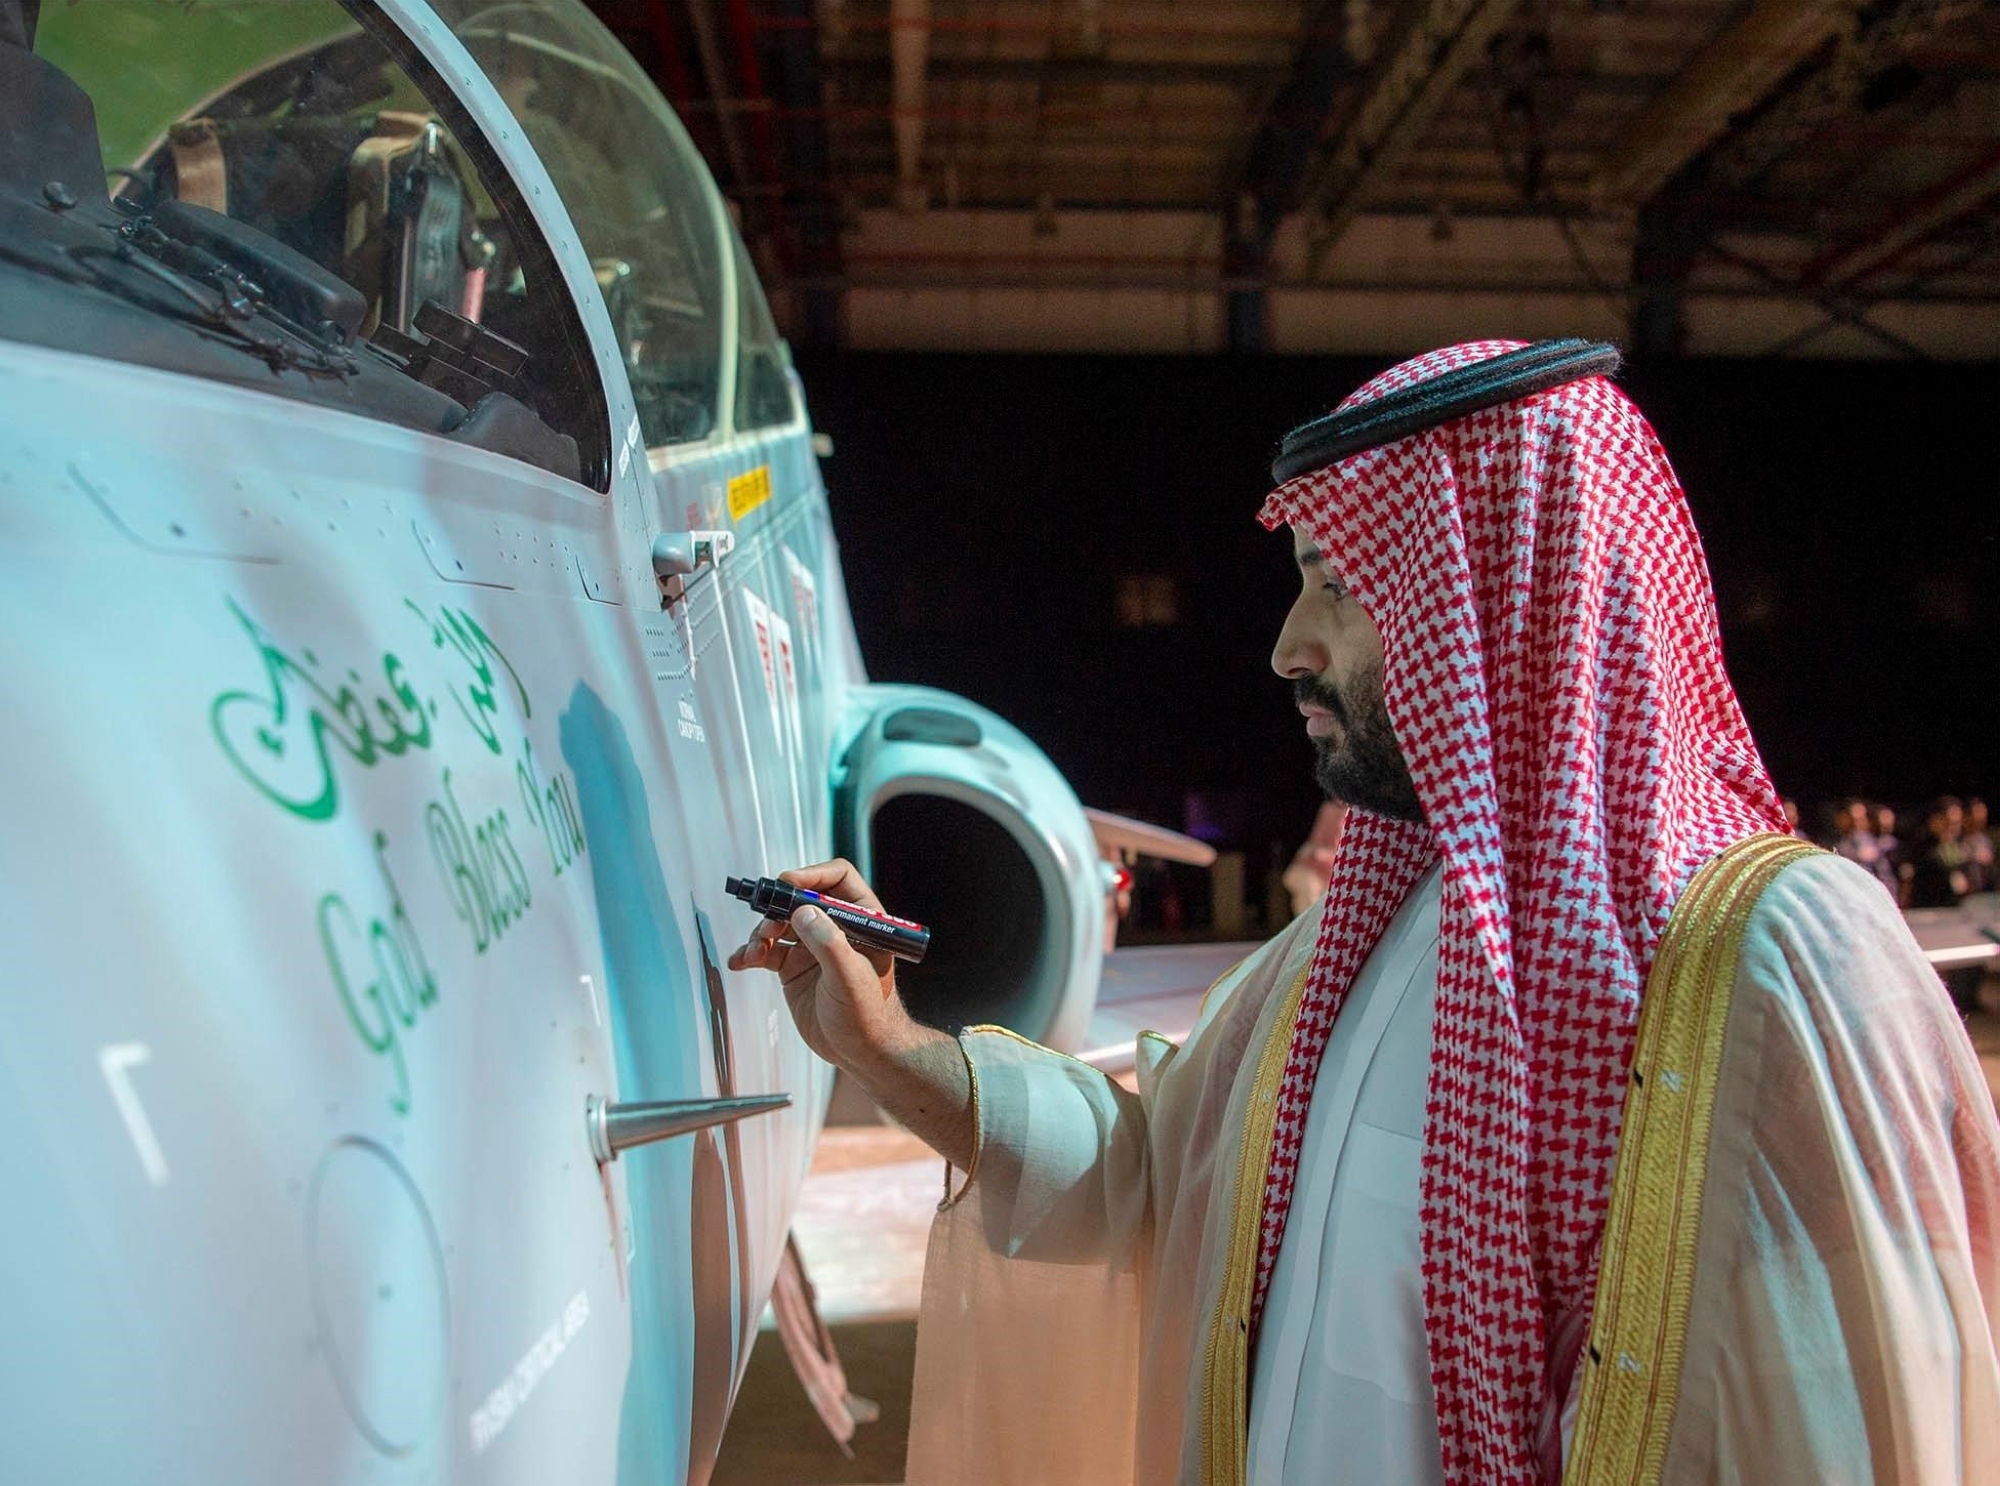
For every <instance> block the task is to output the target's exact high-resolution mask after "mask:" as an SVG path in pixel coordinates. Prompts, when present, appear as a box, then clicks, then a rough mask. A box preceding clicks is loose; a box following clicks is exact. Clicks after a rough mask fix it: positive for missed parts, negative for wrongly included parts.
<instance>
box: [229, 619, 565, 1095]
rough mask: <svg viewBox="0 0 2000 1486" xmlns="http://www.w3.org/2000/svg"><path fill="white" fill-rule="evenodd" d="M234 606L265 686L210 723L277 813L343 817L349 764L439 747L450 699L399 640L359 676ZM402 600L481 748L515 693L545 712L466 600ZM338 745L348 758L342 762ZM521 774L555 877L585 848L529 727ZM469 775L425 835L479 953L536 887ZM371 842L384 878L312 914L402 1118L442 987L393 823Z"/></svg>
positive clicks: (321, 903)
mask: <svg viewBox="0 0 2000 1486" xmlns="http://www.w3.org/2000/svg"><path fill="white" fill-rule="evenodd" d="M227 602H228V604H229V611H230V613H231V614H232V615H233V616H234V617H235V619H236V622H237V623H238V625H240V626H241V627H242V630H243V633H244V635H245V636H246V637H247V638H248V639H249V641H250V644H251V645H252V647H253V648H254V649H255V651H256V656H257V663H258V665H259V667H260V669H261V672H262V675H261V678H260V683H261V684H260V685H258V686H256V687H254V688H242V689H234V690H228V691H224V692H222V693H220V694H219V695H218V696H216V698H215V699H214V701H213V702H212V703H211V704H210V707H209V724H210V727H211V729H212V730H213V732H214V734H215V739H216V742H217V743H218V744H219V745H220V747H221V749H222V753H223V756H224V757H225V758H227V759H228V760H229V762H230V763H231V764H232V765H233V766H234V767H235V768H236V770H237V772H238V773H240V774H241V775H242V776H243V778H244V779H245V780H246V781H248V783H249V784H250V785H251V787H252V788H253V789H255V790H256V791H257V793H258V794H260V795H262V796H263V797H264V798H265V799H267V800H269V801H270V802H271V803H272V804H274V805H276V806H277V807H278V808H279V809H281V810H283V811H284V812H286V813H287V814H288V815H291V816H293V817H295V818H297V819H299V820H304V821H314V822H319V821H329V820H334V819H337V818H338V817H339V815H340V813H341V808H342V798H341V788H340V786H341V779H340V771H341V770H342V769H348V768H352V767H354V766H359V767H360V768H362V769H373V768H375V767H376V766H377V765H378V764H380V763H382V762H383V761H384V760H386V759H395V758H401V757H403V756H404V755H406V754H409V753H412V752H416V751H430V750H432V749H433V747H434V746H435V745H437V744H438V742H439V735H438V730H437V726H436V725H437V723H438V719H439V717H440V712H441V709H440V706H439V703H438V702H437V701H436V700H434V699H433V698H432V696H430V695H429V694H427V693H426V692H425V691H424V690H423V689H421V688H420V687H419V686H418V684H417V683H416V682H415V681H414V680H413V679H412V678H411V676H410V672H409V668H408V667H407V666H406V665H405V664H404V662H403V660H402V659H401V658H400V657H399V656H398V655H397V654H396V653H395V652H394V651H384V652H383V653H382V656H381V660H380V662H379V663H378V664H371V665H370V666H368V667H367V668H366V671H367V675H368V677H370V678H374V679H364V674H363V669H362V668H357V667H348V668H346V669H345V670H341V669H339V668H338V667H336V666H331V665H323V664H322V663H321V661H320V659H319V657H318V655H316V654H315V653H314V651H312V650H311V649H307V648H304V647H293V646H289V645H287V644H285V643H284V642H283V641H281V640H279V639H277V638H276V637H274V636H273V635H272V634H271V633H270V632H269V631H268V630H266V629H265V628H264V627H263V626H262V625H261V624H259V623H258V622H257V621H256V619H254V618H253V617H252V616H251V615H250V614H249V612H248V611H247V610H245V609H244V608H243V606H242V605H240V604H238V603H236V602H235V601H234V600H228V601H227ZM404 607H405V608H406V609H407V610H408V611H409V612H410V613H411V614H413V615H415V616H416V618H417V619H418V620H419V621H420V622H421V623H422V624H423V625H424V626H425V631H424V632H425V633H427V634H428V637H429V639H430V642H431V649H432V650H433V651H437V652H440V653H441V654H442V655H443V656H444V657H445V660H446V661H447V662H448V668H449V670H450V672H451V676H450V678H449V679H448V680H447V681H446V682H445V684H444V685H443V687H442V688H441V689H442V690H444V691H445V692H446V693H447V694H448V695H449V696H450V697H451V699H452V702H453V704H454V706H455V708H456V710H457V712H458V714H459V716H460V718H461V719H462V720H463V721H464V722H465V724H466V726H467V727H469V728H470V729H471V731H472V734H473V736H474V737H476V738H477V739H478V740H479V742H480V744H481V745H483V748H484V751H485V752H486V753H488V754H491V755H495V756H500V757H504V756H505V754H506V752H507V750H506V747H505V745H504V744H503V742H502V732H501V730H502V727H503V718H502V712H503V709H504V707H505V706H506V696H507V693H508V692H510V691H511V693H512V697H513V702H514V704H515V705H517V706H518V707H519V715H520V717H521V719H522V720H523V721H524V722H525V721H526V719H528V718H530V717H532V716H533V715H534V709H533V707H532V705H531V704H530V702H529V700H528V692H527V688H526V687H525V686H524V685H523V684H522V682H521V677H520V673H519V672H517V671H516V670H515V669H514V666H513V663H512V662H511V661H509V660H508V659H507V657H506V655H505V653H503V652H502V651H501V649H500V647H499V646H498V645H496V644H495V643H494V641H493V639H492V637H491V636H490V635H488V634H487V633H486V631H485V630H484V629H483V628H482V627H481V626H480V625H479V623H478V621H477V620H475V619H474V618H473V617H472V616H471V615H470V614H468V613H466V612H464V611H463V610H454V609H444V608H440V609H439V610H438V611H437V612H436V613H435V614H431V613H427V612H426V611H425V610H423V609H422V608H420V607H419V606H418V605H417V604H415V603H412V602H409V601H407V600H406V601H405V604H404ZM342 756H344V757H345V758H346V759H347V760H349V761H350V762H349V763H347V764H342V763H341V762H340V760H341V758H342ZM514 774H515V782H516V785H517V787H518V791H519V800H520V806H521V809H522V811H523V813H524V814H525V816H526V829H528V830H529V831H530V832H531V833H532V834H537V835H539V836H540V837H541V839H542V845H543V848H544V849H545V850H546V851H547V854H548V861H549V870H550V873H551V875H552V876H556V877H560V876H561V875H562V873H563V870H564V869H565V868H567V867H568V866H569V865H570V864H571V863H572V862H574V861H575V860H576V859H577V858H578V857H580V856H582V855H583V854H584V839H583V827H582V824H581V819H580V816H579V814H578V811H577V808H576V801H575V796H574V793H573V791H572V789H571V786H570V783H569V779H568V777H567V776H566V775H565V774H564V773H563V772H562V771H561V770H557V771H556V773H555V774H554V776H553V777H551V778H544V777H543V775H542V772H541V770H540V767H539V765H538V763H537V761H536V758H535V752H534V746H533V744H532V743H531V742H530V740H529V738H528V737H527V735H526V733H525V732H523V733H522V734H521V735H520V749H519V754H518V759H517V761H516V764H515V771H514ZM349 782H350V783H351V782H352V780H351V779H350V780H349ZM460 785H461V780H460V779H459V778H458V777H455V775H454V772H453V770H452V768H450V767H446V768H444V769H443V770H442V777H441V779H440V782H439V785H438V789H437V792H436V794H435V795H434V797H433V798H432V799H431V800H430V801H429V802H428V803H427V804H426V805H425V807H424V812H423V831H424V836H425V839H426V841H427V843H428V845H429V847H430V856H431V862H432V865H433V866H434V867H435V868H436V871H437V874H438V880H439V882H440V884H441V885H442V887H443V889H444V893H445V897H446V899H447V901H449V902H450V904H451V906H452V910H453V912H454V913H455V914H456V915H457V917H458V919H459V921H460V922H461V923H462V924H463V925H464V926H465V929H466V932H467V934H468V936H469V940H470V943H471V947H472V951H473V953H474V954H478V955H483V954H485V953H486V952H487V950H488V949H489V948H491V947H492V946H493V945H495V944H497V943H498V942H499V941H500V939H501V938H502V936H504V935H505V934H506V932H507V930H508V929H509V928H510V927H512V926H513V925H514V924H515V923H517V922H518V921H519V920H520V919H521V917H522V916H523V915H524V914H525V913H527V911H528V909H529V908H530V906H532V904H533V901H534V895H533V888H532V885H531V883H530V880H529V871H528V867H527V864H526V862H525V861H524V860H523V858H522V852H521V849H520V848H519V847H518V846H517V845H516V843H515V839H514V834H513V823H512V821H511V820H510V819H509V816H508V811H507V808H506V807H505V806H501V807H498V808H494V809H490V810H482V809H480V808H478V807H477V806H473V805H472V804H471V803H470V801H469V799H467V800H461V797H460V796H461V789H460ZM372 838H373V841H374V846H375V858H376V865H377V869H378V876H379V879H380V880H379V883H378V884H377V885H376V886H375V888H374V889H373V890H372V891H371V892H369V893H368V894H367V895H366V896H365V897H364V896H362V895H360V894H357V895H356V896H355V900H354V902H353V903H350V901H349V898H348V896H347V895H346V894H344V893H341V892H337V891H336V892H327V893H324V894H322V895H321V896H320V898H319V900H318V905H317V907H316V909H315V920H316V927H317V930H318V935H319V942H320V948H321V951H322V953H323V954H324V956H325V959H326V964H327V970H328V973H329V974H330V976H331V978H332V980H333V986H334V990H335V993H336V994H337V996H338V998H339V1001H340V1005H341V1009H342V1011H343V1013H344V1014H345V1017H346V1020H347V1024H348V1026H349V1028H350V1029H351V1030H352V1031H353V1033H354V1035H355V1037H356V1038H358V1039H359V1041H360V1042H361V1044H362V1046H363V1047H365V1048H366V1049H367V1050H368V1051H369V1052H370V1053H371V1054H373V1055H375V1056H376V1057H378V1058H381V1059H383V1060H385V1061H386V1062H387V1063H388V1064H389V1068H390V1071H391V1076H392V1080H393V1082H392V1087H391V1091H390V1096H389V1104H390V1108H391V1109H393V1110H394V1111H395V1112H396V1113H397V1114H399V1115H407V1114H408V1113H409V1111H410V1106H411V1099H412V1095H411V1087H410V1076H409V1067H408V1064H407V1061H406V1059H405V1056H404V1037H405V1035H406V1034H408V1033H410V1032H412V1031H414V1030H415V1029H416V1028H417V1027H418V1026H419V1025H420V1024H421V1022H422V1019H423V1016H424V1013H425V1011H426V1010H427V1009H428V1008H430V1007H431V1006H433V1005H435V1004H436V1002H437V1000H438V996H439V983H438V977H437V974H436V972H435V971H434V970H433V969H432V967H431V964H430V961H429V960H428V959H427V958H426V956H425V954H424V950H423V945H422V942H421V941H420V939H419V937H418V926H417V922H416V920H415V918H414V917H413V916H412V915H411V913H410V911H409V909H408V908H407V907H406V906H405V904H404V900H403V895H402V892H401V890H400V888H399V887H398V885H397V882H396V880H395V878H394V876H393V875H392V874H391V871H390V863H389V857H390V841H389V835H388V833H387V832H385V831H380V830H377V831H374V832H373V833H372ZM536 854H537V855H539V853H536Z"/></svg>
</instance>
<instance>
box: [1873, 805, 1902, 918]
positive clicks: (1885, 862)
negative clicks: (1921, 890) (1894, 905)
mask: <svg viewBox="0 0 2000 1486" xmlns="http://www.w3.org/2000/svg"><path fill="white" fill-rule="evenodd" d="M1873 824H1874V826H1875V844H1876V846H1878V847H1880V848H1881V851H1882V870H1883V871H1884V872H1886V873H1887V874H1888V876H1887V877H1886V878H1885V879H1884V880H1885V881H1886V882H1887V883H1888V884H1889V891H1890V892H1892V893H1894V894H1895V895H1896V901H1897V902H1898V903H1900V902H1902V901H1903V879H1902V867H1903V843H1902V840H1901V838H1899V837H1898V836H1897V835H1896V812H1895V811H1894V810H1891V809H1890V808H1889V807H1888V806H1887V805H1877V806H1876V807H1875V812H1874V820H1873Z"/></svg>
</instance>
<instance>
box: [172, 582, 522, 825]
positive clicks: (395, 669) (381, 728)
mask: <svg viewBox="0 0 2000 1486" xmlns="http://www.w3.org/2000/svg"><path fill="white" fill-rule="evenodd" d="M226 602H227V603H228V604H229V611H230V613H232V614H234V615H235V616H236V622H237V623H238V624H240V625H242V627H243V632H244V634H245V635H246V636H248V638H249V640H250V643H251V644H252V645H254V646H255V647H256V649H257V658H258V660H259V661H260V662H261V663H262V666H263V671H264V675H263V687H262V688H261V689H260V690H256V691H246V690H232V691H225V692H223V693H222V694H221V695H219V696H218V697H216V699H215V700H214V702H213V703H211V704H210V706H209V710H208V718H209V726H210V727H211V728H212V729H213V730H214V732H215V739H216V742H218V743H219V744H221V745H222V752H223V754H224V756H225V757H227V758H228V759H229V761H230V762H231V763H232V764H234V765H235V766H236V768H237V770H238V771H239V772H241V774H242V775H243V777H244V778H245V779H247V780H249V781H250V784H251V785H252V787H254V788H255V789H256V790H257V792H258V793H259V794H261V795H263V796H264V798H265V799H267V800H269V801H270V802H271V803H272V804H274V805H276V806H278V807H279V808H280V809H282V810H286V811H289V812H290V813H291V814H293V815H296V816H298V817H299V818H300V819H302V820H331V819H333V817H334V816H335V815H337V814H338V813H339V811H340V787H339V781H338V779H337V777H336V775H335V772H334V753H335V750H336V749H337V750H339V751H340V752H341V753H345V754H346V755H347V756H348V757H349V758H351V759H353V760H354V762H355V763H357V764H359V765H360V766H361V767H362V768H364V769H372V768H374V767H375V766H376V765H377V764H379V763H381V762H382V761H383V760H384V759H390V758H401V757H402V756H403V755H404V754H406V753H408V752H409V751H410V750H411V749H413V748H414V749H428V748H429V747H430V746H431V744H432V742H433V735H432V732H431V724H432V722H433V721H434V720H435V719H436V718H437V715H438V704H437V702H436V701H435V700H433V699H432V698H430V697H427V696H425V695H423V694H422V693H421V692H419V691H418V690H417V688H416V686H415V685H414V684H412V682H411V681H410V678H409V673H408V670H407V668H406V667H405V665H404V663H403V661H402V659H401V657H399V656H398V655H397V654H396V652H395V651H393V650H385V651H384V652H383V653H382V659H381V662H380V664H379V666H376V667H371V669H374V670H379V671H380V673H381V679H380V680H379V681H374V680H368V679H364V677H363V675H362V672H361V671H360V670H359V669H357V668H355V667H352V666H350V667H348V668H347V669H346V670H345V671H343V672H341V673H340V675H339V676H337V677H336V676H330V675H329V671H330V670H331V668H329V667H322V666H321V664H320V660H319V657H318V656H317V655H316V654H314V653H313V651H311V650H310V649H300V650H298V651H297V652H296V654H294V653H293V652H292V651H290V650H288V649H287V648H286V647H285V645H284V644H283V643H282V642H281V641H279V640H277V639H274V638H273V637H272V635H271V634H270V632H269V631H267V630H266V629H265V628H264V627H263V626H262V625H260V624H258V623H257V621H256V620H255V619H253V618H251V617H250V615H249V614H247V613H246V612H245V611H244V610H243V607H242V606H241V605H240V604H238V603H237V602H236V601H235V600H234V599H230V600H227V601H226ZM404 607H405V608H407V609H408V610H409V611H410V612H411V613H412V614H414V615H415V616H416V617H417V618H418V619H419V620H420V621H422V622H423V624H424V625H425V626H427V627H428V630H429V635H430V641H431V648H432V649H434V650H439V651H446V652H448V653H449V655H450V656H451V658H452V659H453V660H455V661H456V662H457V663H458V667H459V669H460V674H459V675H458V677H457V678H456V681H455V683H452V684H448V685H447V687H446V690H447V691H448V693H449V694H450V696H451V699H452V702H453V703H454V704H455V705H456V707H457V708H458V712H459V715H460V716H461V717H463V718H464V719H465V722H466V724H467V726H469V727H470V728H471V729H472V731H473V733H474V735H475V736H477V737H478V739H479V741H480V742H481V743H483V744H485V745H486V748H487V751H488V752H490V753H495V754H498V753H500V752H502V751H503V750H502V747H501V743H500V727H499V721H498V715H499V710H500V700H499V696H498V694H497V689H496V687H495V684H494V683H495V679H496V672H495V669H494V668H495V666H496V665H497V666H498V667H499V669H500V670H501V671H504V672H505V673H506V677H507V680H508V681H509V682H510V683H512V688H513V692H514V697H515V700H516V701H517V702H518V703H519V705H520V708H521V716H522V718H523V719H526V718H529V717H532V716H534V708H533V707H532V706H531V705H530V704H529V702H528V691H527V688H526V687H525V686H523V685H522V684H521V677H520V673H519V672H517V671H516V670H515V669H514V666H513V663H512V662H510V661H509V660H508V659H507V657H506V656H505V655H504V654H503V653H502V652H501V650H500V647H499V646H498V645H496V644H494V643H493V639H492V637H491V636H490V635H488V634H487V633H486V631H485V630H484V629H482V628H481V627H480V625H479V622H478V621H477V620H475V619H474V618H473V617H472V616H471V615H470V614H467V613H466V612H464V611H463V610H459V609H442V608H441V609H439V610H438V611H437V613H436V614H435V615H431V614H427V613H425V612H424V610H423V609H421V608H419V607H418V606H417V605H416V604H415V603H414V602H411V601H410V600H407V599H406V600H404Z"/></svg>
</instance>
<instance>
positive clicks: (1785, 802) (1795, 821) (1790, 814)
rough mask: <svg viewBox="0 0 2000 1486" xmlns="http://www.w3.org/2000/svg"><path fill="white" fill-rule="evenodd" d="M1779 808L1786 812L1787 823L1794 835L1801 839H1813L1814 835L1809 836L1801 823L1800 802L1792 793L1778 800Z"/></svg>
mask: <svg viewBox="0 0 2000 1486" xmlns="http://www.w3.org/2000/svg"><path fill="white" fill-rule="evenodd" d="M1778 808H1779V809H1780V810H1782V811H1784V812H1785V824H1786V826H1788V827H1789V828H1790V829H1791V833H1792V834H1793V835H1794V836H1796V837H1798V838H1799V839H1800V840H1801V841H1810V840H1812V837H1810V836H1808V835H1807V834H1806V832H1805V830H1804V828H1803V827H1801V826H1800V825H1799V802H1798V801H1797V800H1795V799H1793V798H1792V797H1791V796H1790V795H1786V796H1785V797H1784V798H1783V799H1781V800H1779V801H1778Z"/></svg>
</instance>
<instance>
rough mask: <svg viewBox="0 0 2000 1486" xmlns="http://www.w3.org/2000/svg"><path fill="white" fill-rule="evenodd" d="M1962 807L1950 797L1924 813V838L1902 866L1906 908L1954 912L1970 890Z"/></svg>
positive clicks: (1934, 803) (1940, 799) (1938, 801)
mask: <svg viewBox="0 0 2000 1486" xmlns="http://www.w3.org/2000/svg"><path fill="white" fill-rule="evenodd" d="M1964 836H1965V806H1964V805H1963V804H1961V803H1960V802H1959V801H1958V800H1956V799H1954V798H1953V797H1952V796H1950V795H1942V796H1940V797H1939V798H1938V799H1936V800H1933V801H1932V802H1931V807H1930V809H1928V810H1926V811H1925V812H1924V836H1923V839H1922V840H1921V841H1920V842H1919V843H1918V844H1917V846H1916V849H1915V850H1913V851H1912V852H1911V853H1910V856H1909V860H1907V861H1906V862H1904V863H1903V866H1902V879H1903V906H1904V907H1905V908H1956V907H1957V906H1958V900H1959V899H1961V898H1963V897H1964V896H1965V894H1966V892H1967V890H1968V889H1969V888H1970V886H1971V881H1972V879H1971V876H1970V874H1969V873H1968V872H1967V871H1966V850H1965V840H1964Z"/></svg>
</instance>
